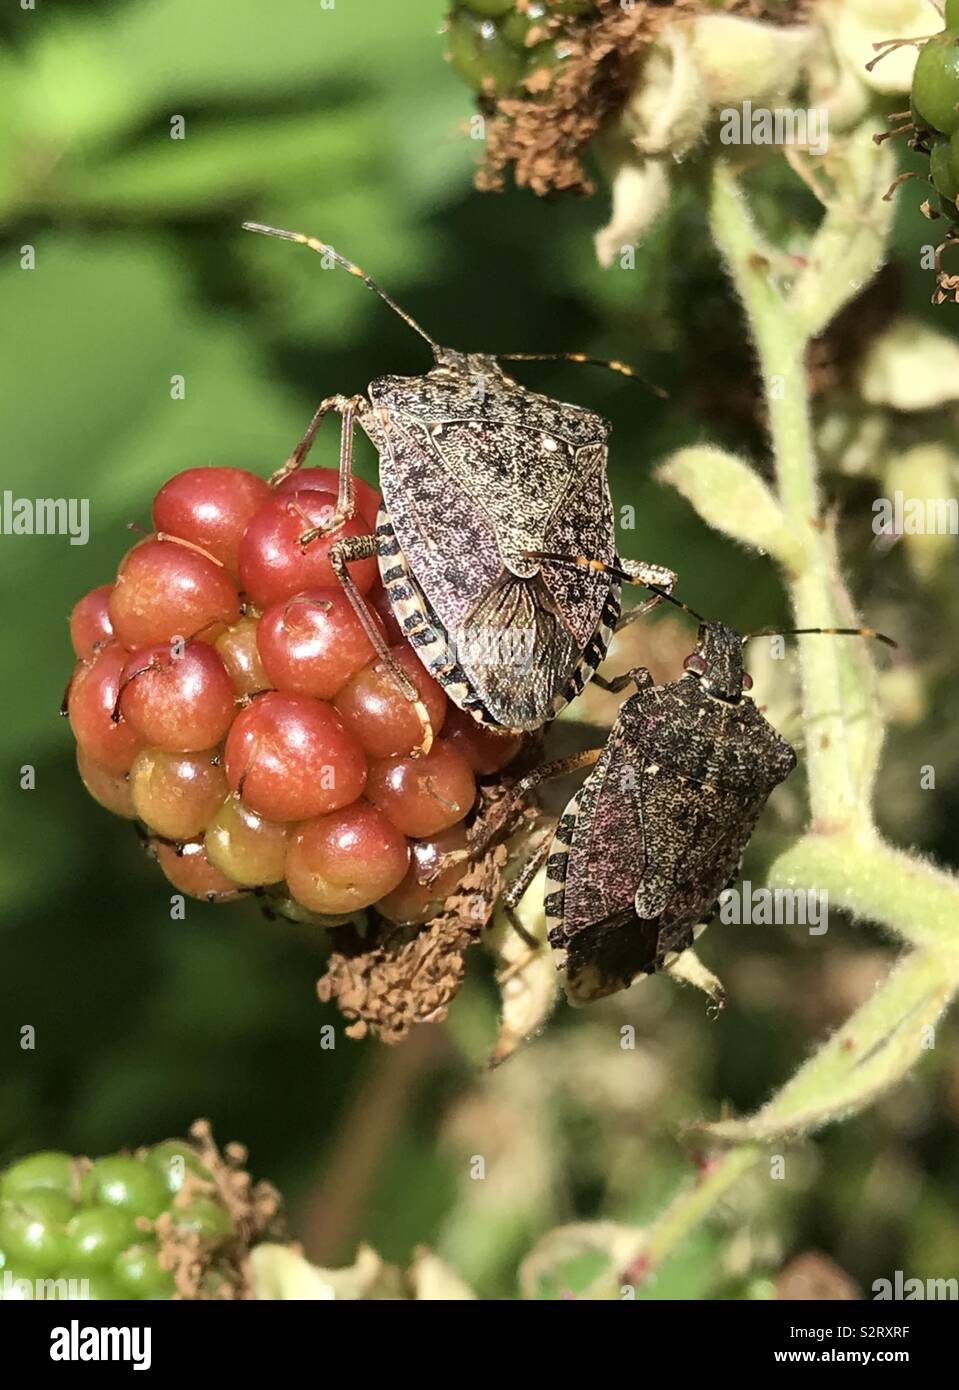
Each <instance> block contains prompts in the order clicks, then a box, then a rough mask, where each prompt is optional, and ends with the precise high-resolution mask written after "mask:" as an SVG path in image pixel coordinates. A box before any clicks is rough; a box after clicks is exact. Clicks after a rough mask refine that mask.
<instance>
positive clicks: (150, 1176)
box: [80, 1154, 170, 1218]
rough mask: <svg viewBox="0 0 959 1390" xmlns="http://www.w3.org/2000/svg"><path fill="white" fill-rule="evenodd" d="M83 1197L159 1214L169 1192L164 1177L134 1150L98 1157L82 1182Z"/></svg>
mask: <svg viewBox="0 0 959 1390" xmlns="http://www.w3.org/2000/svg"><path fill="white" fill-rule="evenodd" d="M80 1192H81V1196H82V1197H83V1200H84V1201H86V1202H89V1203H91V1204H92V1203H98V1204H99V1205H101V1206H106V1207H122V1208H123V1209H125V1210H126V1211H132V1212H136V1214H137V1215H138V1216H149V1217H151V1218H152V1217H154V1216H159V1215H160V1212H161V1211H162V1210H163V1208H164V1207H165V1206H166V1205H167V1202H168V1200H169V1196H170V1192H169V1189H168V1187H167V1185H166V1183H165V1182H164V1180H163V1178H162V1177H161V1175H160V1173H159V1172H157V1171H155V1170H154V1169H153V1168H152V1167H150V1166H148V1165H147V1164H146V1163H143V1162H141V1160H140V1159H138V1158H134V1157H133V1156H132V1154H112V1155H111V1156H110V1157H109V1158H98V1159H97V1161H96V1163H94V1165H93V1167H92V1168H91V1169H90V1171H89V1172H88V1173H85V1174H84V1176H83V1180H82V1182H81V1184H80Z"/></svg>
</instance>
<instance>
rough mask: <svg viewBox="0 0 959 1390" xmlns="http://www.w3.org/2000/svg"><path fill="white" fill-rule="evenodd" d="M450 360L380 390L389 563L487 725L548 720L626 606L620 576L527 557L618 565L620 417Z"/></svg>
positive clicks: (463, 694) (411, 614)
mask: <svg viewBox="0 0 959 1390" xmlns="http://www.w3.org/2000/svg"><path fill="white" fill-rule="evenodd" d="M454 358H455V360H454ZM450 359H451V364H452V365H447V366H444V365H441V366H438V367H436V368H434V369H433V370H432V371H430V372H429V373H427V374H426V375H425V376H422V377H380V378H378V379H377V380H376V381H374V382H373V383H372V384H371V386H370V389H369V393H370V400H371V402H372V407H373V408H372V410H371V411H370V412H369V415H368V417H367V420H366V421H363V425H364V428H366V429H367V432H368V433H369V434H370V436H371V438H372V439H373V442H374V444H375V445H376V446H377V448H378V450H379V451H380V454H381V458H382V460H383V463H382V465H381V469H380V479H381V486H382V489H383V495H384V500H385V508H384V512H385V515H384V513H381V516H380V525H379V527H378V536H379V541H380V552H379V553H380V570H381V574H382V577H383V581H384V584H385V585H386V587H387V589H388V591H389V594H390V598H391V600H392V602H393V605H394V608H395V609H396V611H397V612H398V613H399V614H400V616H401V620H402V621H403V622H404V626H405V627H406V629H407V633H408V636H409V637H410V640H411V641H412V642H413V644H414V645H415V646H417V648H418V650H419V653H420V656H421V658H422V659H423V661H424V663H425V664H426V665H427V667H428V668H429V669H430V670H431V671H432V672H433V673H434V674H435V675H437V677H439V678H440V679H441V680H442V683H443V684H444V685H445V686H446V688H447V691H448V693H449V694H450V696H451V698H453V699H454V701H455V702H456V703H457V704H459V705H460V706H461V707H463V708H466V709H469V710H470V712H471V713H473V714H474V716H475V717H476V718H478V719H481V720H484V721H486V722H490V723H494V724H498V725H502V726H505V727H507V728H512V729H533V728H538V727H540V726H541V725H542V724H544V723H545V722H547V721H548V720H549V719H551V718H552V717H553V716H554V715H555V714H556V713H557V712H558V711H559V710H560V709H561V708H562V707H563V705H565V704H566V703H568V701H569V700H571V699H573V698H574V697H575V696H576V695H577V694H578V693H579V691H580V690H581V689H582V687H583V685H584V684H585V682H586V680H588V679H589V677H590V676H591V675H592V673H593V671H594V670H595V668H596V666H597V665H598V664H599V662H600V661H601V660H602V658H603V656H604V654H605V651H606V648H607V646H608V644H609V641H610V637H611V634H612V628H613V626H614V624H615V622H616V619H617V617H618V615H619V606H620V605H619V586H618V584H617V582H616V581H615V580H613V579H611V578H610V576H609V575H608V574H604V573H599V572H596V571H595V570H593V571H588V570H584V569H576V568H574V567H572V566H570V565H560V564H556V563H552V562H550V561H545V560H544V561H539V560H536V559H531V558H528V556H527V553H526V552H530V551H550V552H553V553H556V554H561V555H567V556H570V557H572V556H577V555H582V556H591V557H595V558H596V559H599V560H602V561H604V562H606V563H613V562H614V560H615V557H616V543H615V530H614V521H613V509H612V502H611V499H610V495H609V485H608V482H607V477H606V438H607V434H608V425H607V424H606V422H605V420H603V419H602V417H601V416H599V415H596V414H594V413H593V412H592V411H589V410H583V409H581V408H579V407H577V406H572V405H566V404H563V403H561V402H558V401H554V400H551V399H550V398H549V397H548V396H541V395H537V394H536V393H534V392H531V391H527V390H525V389H524V388H523V387H520V386H519V385H517V384H516V383H515V382H513V381H512V380H511V379H510V378H509V377H506V376H505V375H504V374H503V373H502V371H501V370H500V368H499V367H498V366H497V364H496V363H495V362H494V361H493V360H492V359H491V358H483V357H477V356H470V357H469V358H466V357H460V356H459V355H453V354H450Z"/></svg>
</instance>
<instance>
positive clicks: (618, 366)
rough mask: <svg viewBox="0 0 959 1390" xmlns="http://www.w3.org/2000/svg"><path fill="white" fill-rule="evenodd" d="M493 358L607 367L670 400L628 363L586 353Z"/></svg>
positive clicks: (509, 354)
mask: <svg viewBox="0 0 959 1390" xmlns="http://www.w3.org/2000/svg"><path fill="white" fill-rule="evenodd" d="M491 356H493V357H495V358H496V360H497V362H582V363H585V364H586V365H587V366H590V367H605V368H606V369H607V371H610V372H618V373H619V375H620V376H628V377H629V378H630V379H631V380H632V381H638V382H639V383H640V385H641V386H647V387H648V388H649V390H650V391H652V392H653V393H654V394H655V395H657V396H658V397H659V398H660V400H663V401H668V400H669V392H668V391H664V390H663V388H662V387H661V386H657V385H656V384H655V382H652V381H647V380H646V378H645V377H644V376H640V374H639V372H637V371H634V370H633V368H632V367H630V366H628V365H627V363H625V362H617V361H615V360H612V361H610V360H609V359H607V358H605V357H590V356H588V354H587V353H585V352H494V353H492V354H491Z"/></svg>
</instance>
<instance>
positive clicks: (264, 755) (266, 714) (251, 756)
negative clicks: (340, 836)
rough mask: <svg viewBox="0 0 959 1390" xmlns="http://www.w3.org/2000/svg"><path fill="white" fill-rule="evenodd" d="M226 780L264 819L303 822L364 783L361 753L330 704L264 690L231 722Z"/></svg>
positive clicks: (352, 796) (344, 801)
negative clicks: (264, 691) (263, 693)
mask: <svg viewBox="0 0 959 1390" xmlns="http://www.w3.org/2000/svg"><path fill="white" fill-rule="evenodd" d="M224 764H225V767H226V776H227V781H228V782H229V784H230V789H231V790H232V791H234V792H237V793H238V794H239V796H240V797H241V799H242V801H243V802H244V804H245V805H247V806H249V807H250V809H251V810H253V811H256V813H257V815H260V816H265V817H266V819H267V820H274V821H290V820H306V819H307V817H309V816H320V815H324V814H325V813H326V812H328V811H334V810H336V809H337V808H338V807H340V806H348V805H349V803H350V802H351V801H355V800H356V798H357V797H358V796H359V795H360V794H361V793H362V791H363V787H364V786H365V784H366V758H365V757H364V755H363V750H362V748H361V747H360V745H359V744H358V743H357V741H356V739H355V738H354V737H353V735H352V734H350V733H348V732H347V730H346V728H345V727H344V725H343V721H342V719H341V718H340V716H339V715H338V714H337V712H336V710H335V709H333V707H332V705H328V704H325V703H324V702H322V701H320V700H311V699H309V698H308V697H307V696H305V695H281V694H278V693H275V692H272V691H271V692H270V693H269V694H267V695H263V696H261V697H260V699H258V700H254V701H253V703H252V704H251V705H249V706H248V708H247V709H245V710H242V711H241V712H240V714H238V715H237V717H236V719H235V720H234V722H233V727H232V728H231V729H230V732H229V735H228V737H227V740H226V749H225V752H224Z"/></svg>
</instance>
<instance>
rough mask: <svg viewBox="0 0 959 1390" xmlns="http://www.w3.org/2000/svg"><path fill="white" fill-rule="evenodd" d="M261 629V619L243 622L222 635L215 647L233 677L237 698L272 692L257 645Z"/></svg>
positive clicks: (250, 619) (252, 618) (234, 625)
mask: <svg viewBox="0 0 959 1390" xmlns="http://www.w3.org/2000/svg"><path fill="white" fill-rule="evenodd" d="M258 626H259V618H255V617H246V618H241V619H240V621H239V622H238V623H234V624H233V626H232V627H228V628H227V629H226V631H225V632H221V633H220V636H219V637H218V638H217V639H216V641H215V642H214V644H213V645H214V646H215V647H216V650H217V651H218V652H219V653H220V656H221V657H222V659H223V664H224V666H225V667H226V669H227V671H229V673H230V679H231V680H232V681H233V688H234V690H235V691H236V693H237V694H238V695H257V694H259V693H260V692H261V691H263V690H270V689H271V688H272V687H271V685H270V679H269V677H268V676H267V674H266V672H265V671H264V669H263V662H262V661H261V660H260V653H259V650H258V648H257V645H256V630H257V627H258Z"/></svg>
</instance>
